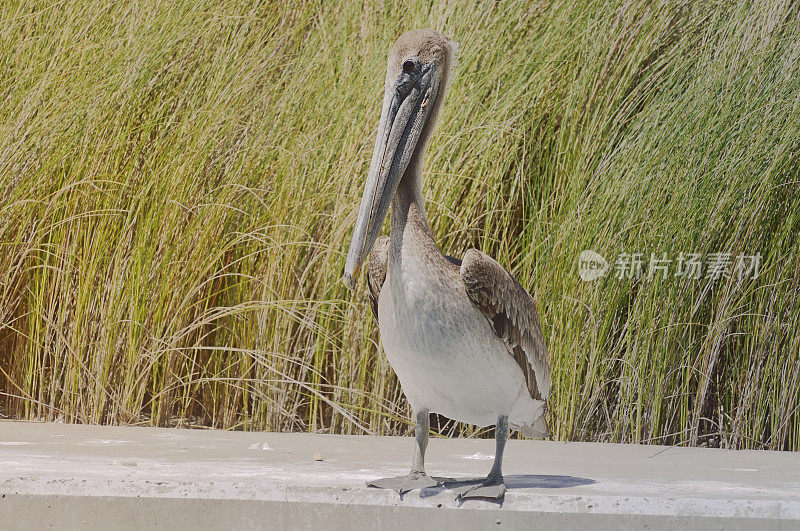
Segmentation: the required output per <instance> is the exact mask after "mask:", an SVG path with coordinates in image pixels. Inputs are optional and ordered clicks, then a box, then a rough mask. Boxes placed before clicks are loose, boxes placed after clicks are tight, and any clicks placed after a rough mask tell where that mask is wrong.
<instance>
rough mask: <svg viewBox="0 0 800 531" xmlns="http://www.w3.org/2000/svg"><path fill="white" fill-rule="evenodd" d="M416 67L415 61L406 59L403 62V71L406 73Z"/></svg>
mask: <svg viewBox="0 0 800 531" xmlns="http://www.w3.org/2000/svg"><path fill="white" fill-rule="evenodd" d="M416 67H417V63H415V62H414V61H412V60H411V59H406V60H405V61H404V62H403V72H405V73H406V74H410V73H411V72H413V71H414V69H415V68H416Z"/></svg>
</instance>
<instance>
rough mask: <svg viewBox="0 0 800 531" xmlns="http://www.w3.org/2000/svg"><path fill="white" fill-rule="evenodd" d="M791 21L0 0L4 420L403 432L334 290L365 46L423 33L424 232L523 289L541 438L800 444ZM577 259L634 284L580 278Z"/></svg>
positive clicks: (373, 119) (757, 8) (373, 51)
mask: <svg viewBox="0 0 800 531" xmlns="http://www.w3.org/2000/svg"><path fill="white" fill-rule="evenodd" d="M799 10H800V6H798V4H797V3H796V2H790V1H786V2H784V1H778V0H765V1H718V2H712V1H700V2H689V1H685V2H672V1H668V2H633V1H625V2H600V1H594V0H577V1H575V2H559V1H547V0H542V1H539V2H525V1H521V0H491V1H476V2H445V1H439V0H435V1H432V2H428V1H420V0H413V1H411V2H400V1H396V2H371V1H367V0H365V1H363V2H361V1H359V2H354V1H347V2H342V3H340V2H322V1H319V0H314V1H298V2H276V1H252V0H248V1H243V0H226V1H222V2H220V1H212V0H189V1H184V2H163V1H159V0H139V1H134V2H122V1H111V2H95V1H89V0H73V1H69V2H66V1H56V2H50V3H43V2H37V1H29V0H4V1H3V2H2V4H0V414H2V415H3V416H6V417H12V418H27V419H39V418H42V419H45V420H51V421H52V420H58V419H63V420H64V421H66V422H84V423H110V424H152V425H159V426H161V425H175V424H178V425H193V426H197V425H202V426H213V427H218V428H228V429H254V430H262V429H269V430H301V431H327V432H337V433H367V432H369V433H380V434H405V433H407V432H408V431H409V420H408V417H409V411H408V408H407V405H406V403H405V401H404V399H403V398H402V394H401V390H400V388H399V385H398V383H397V381H396V379H395V377H394V375H393V373H392V371H391V368H390V367H389V366H388V364H387V362H386V360H385V358H384V357H383V355H382V354H381V352H380V348H379V346H378V345H379V338H378V334H377V330H376V327H375V325H374V324H373V322H372V318H371V316H370V314H369V310H368V308H367V305H366V298H365V294H364V282H363V279H362V281H361V283H360V287H359V289H358V290H357V291H356V292H355V293H354V294H350V293H349V292H347V291H346V290H345V288H344V287H343V285H342V284H341V282H340V277H341V272H342V269H343V264H344V253H345V251H346V245H347V243H348V241H349V236H350V231H351V229H352V226H353V223H354V217H355V211H356V206H357V202H358V198H359V195H360V192H361V188H362V185H363V181H364V177H365V175H366V171H367V167H368V165H369V158H370V155H371V145H372V142H373V135H374V130H375V127H376V125H377V120H378V116H379V112H380V102H381V93H382V85H383V79H384V75H385V73H384V68H385V57H386V53H387V51H388V49H389V47H390V46H391V44H392V43H393V41H394V40H395V39H396V38H397V37H398V36H399V35H400V34H401V33H402V32H404V31H405V30H408V29H412V28H416V27H431V28H434V29H437V30H440V31H442V32H445V33H446V34H448V35H450V36H452V37H453V38H454V39H455V40H457V41H458V42H459V43H460V48H461V54H460V60H459V64H458V66H457V69H456V71H455V76H454V79H453V83H452V85H451V87H450V91H449V93H448V96H447V101H446V103H445V106H444V111H443V115H442V120H441V123H440V125H439V127H438V129H437V131H436V133H435V134H434V137H433V141H432V144H431V146H430V149H429V152H428V156H427V162H426V194H427V198H428V208H429V214H430V217H431V219H432V228H433V231H434V233H435V235H436V237H437V239H438V241H439V242H440V243H441V247H442V249H443V250H444V251H445V252H447V253H448V254H452V255H455V256H461V255H462V254H463V252H464V251H465V249H467V248H469V247H473V246H474V247H478V248H480V249H482V250H484V251H486V252H488V253H490V254H491V255H493V256H495V257H496V258H497V259H498V260H499V261H500V262H501V263H502V264H504V265H506V266H507V267H508V268H509V269H510V270H511V271H512V272H513V273H514V274H515V275H516V276H517V278H519V279H520V281H521V282H522V284H523V285H524V286H526V287H527V288H528V289H529V290H531V292H532V293H533V294H534V295H535V298H536V300H537V302H538V305H539V308H540V313H541V315H542V318H543V326H544V330H545V336H546V339H547V343H548V345H549V349H550V356H551V363H552V370H553V387H552V392H551V400H550V408H551V412H552V413H551V415H552V417H551V423H552V425H553V428H554V437H555V438H557V439H562V440H568V439H569V440H592V441H619V442H638V443H665V444H706V445H713V446H723V447H734V448H743V447H746V448H770V449H787V450H800V311H799V307H798V303H800V259H798V256H800V255H799V254H798V251H799V250H800V240H799V239H798V233H800V203H799V202H798V199H800V198H799V197H798V184H800V158H799V157H800V155H798V154H799V153H800V13H798V11H799ZM584 249H592V250H594V251H596V252H598V253H600V254H602V255H603V256H605V257H606V258H608V259H609V261H610V262H611V265H612V266H613V265H614V259H615V257H618V256H619V255H620V254H621V253H634V252H642V253H644V259H645V263H644V272H645V274H644V275H643V276H641V277H640V278H638V279H630V278H616V277H617V275H616V274H614V273H615V272H614V270H613V269H612V272H611V274H609V275H607V276H606V277H604V278H602V279H599V280H596V281H594V282H584V281H582V280H580V278H579V276H578V274H577V259H578V255H579V253H580V252H581V251H582V250H584ZM681 252H684V253H699V254H701V255H702V259H703V265H704V269H703V271H702V276H701V278H698V279H694V278H690V276H689V275H684V276H681V277H678V276H676V275H675V274H674V273H675V272H676V267H677V260H676V259H677V257H678V256H679V253H681ZM650 253H655V255H656V256H657V257H662V256H664V255H663V254H662V253H666V256H667V257H669V258H671V259H672V260H673V262H672V263H671V264H670V268H671V269H670V270H669V274H668V275H666V276H665V277H664V276H662V275H659V276H656V277H654V278H647V267H648V262H649V260H650ZM713 253H731V255H732V257H733V260H734V261H735V259H736V257H738V256H739V255H740V254H745V255H755V254H757V253H760V254H761V256H762V262H761V267H760V272H759V275H758V276H757V278H755V279H753V278H751V275H748V276H747V277H746V278H739V275H737V274H735V273H733V271H732V270H731V273H732V274H730V275H729V276H722V277H721V278H719V279H717V280H716V281H715V280H713V279H709V278H706V272H707V270H708V267H707V262H708V260H709V259H710V257H712V256H713ZM438 429H439V431H440V432H442V433H446V434H461V435H467V436H480V435H481V434H482V433H483V432H482V431H481V430H475V429H473V428H472V427H470V426H462V425H458V424H454V423H441V424H439V426H438Z"/></svg>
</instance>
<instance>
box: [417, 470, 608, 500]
mask: <svg viewBox="0 0 800 531" xmlns="http://www.w3.org/2000/svg"><path fill="white" fill-rule="evenodd" d="M484 479H486V478H483V477H480V478H463V479H454V480H453V481H448V482H447V483H445V484H444V485H443V486H437V487H427V488H425V489H422V491H420V493H419V497H420V498H429V497H431V496H436V495H438V494H441V493H442V492H444V491H445V490H455V489H458V488H460V487H466V486H468V485H476V484H478V483H481V482H482V481H483V480H484ZM503 479H504V480H505V484H506V488H507V489H508V490H509V491H511V490H517V489H566V488H569V487H580V486H582V485H591V484H592V483H595V480H593V479H589V478H581V477H575V476H559V475H552V474H509V475H507V476H503ZM498 502H499V503H500V504H502V499H501V500H498Z"/></svg>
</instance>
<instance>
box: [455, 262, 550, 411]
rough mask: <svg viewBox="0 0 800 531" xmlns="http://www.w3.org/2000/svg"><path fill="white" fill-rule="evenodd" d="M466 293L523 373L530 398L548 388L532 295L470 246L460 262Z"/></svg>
mask: <svg viewBox="0 0 800 531" xmlns="http://www.w3.org/2000/svg"><path fill="white" fill-rule="evenodd" d="M461 278H462V279H463V281H464V286H466V289H467V294H468V295H469V298H470V299H472V302H474V303H475V304H476V305H477V306H478V308H480V310H481V311H482V312H483V313H484V315H486V318H487V319H488V320H489V324H491V325H492V328H493V329H494V331H495V333H496V334H497V336H498V337H499V338H500V339H502V340H503V342H505V344H506V345H507V346H508V350H509V352H510V353H511V355H513V356H514V360H516V362H517V364H519V366H520V368H521V369H522V373H523V374H524V375H525V382H526V383H527V384H528V391H529V392H530V394H531V397H532V398H535V399H536V400H544V399H546V398H547V395H548V392H549V391H550V363H549V362H548V359H547V349H546V348H545V344H544V339H543V337H542V328H541V326H540V325H539V314H538V312H537V311H536V303H535V302H534V300H533V297H531V295H530V294H529V293H528V292H527V291H525V288H523V287H522V286H521V285H520V284H519V282H517V281H516V279H515V278H514V277H512V276H511V274H510V273H509V272H508V271H506V270H505V269H504V268H503V266H501V265H500V264H498V263H497V262H495V261H494V260H493V259H492V258H491V257H489V256H488V255H486V254H484V253H482V252H480V251H478V250H477V249H470V250H468V251H467V253H466V254H465V255H464V260H463V263H462V264H461Z"/></svg>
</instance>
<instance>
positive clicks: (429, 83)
mask: <svg viewBox="0 0 800 531" xmlns="http://www.w3.org/2000/svg"><path fill="white" fill-rule="evenodd" d="M409 62H411V63H413V64H414V68H413V70H412V69H410V68H409V69H408V70H409V71H408V72H406V71H405V69H404V71H403V72H401V73H400V75H399V77H398V78H397V79H396V80H395V81H393V82H389V80H388V79H387V83H386V92H385V93H384V97H383V110H382V112H381V121H380V124H379V125H378V135H377V138H376V139H375V150H374V151H373V152H372V163H371V164H370V166H369V173H368V174H367V183H366V185H365V186H364V194H363V195H362V197H361V206H359V208H358V218H357V219H356V226H355V229H354V230H353V237H352V239H351V240H350V249H349V250H348V251H347V261H346V262H345V267H344V277H343V279H342V281H343V282H344V285H345V286H347V288H348V289H353V286H354V285H355V282H356V280H357V279H358V274H359V272H360V271H361V266H362V265H363V264H364V261H365V260H366V258H367V255H369V252H370V251H371V250H372V246H373V244H374V243H375V240H376V239H377V238H378V234H379V233H380V230H381V225H383V220H384V218H386V213H387V212H388V211H389V205H390V204H391V202H392V199H393V198H394V194H395V192H396V191H397V186H398V185H399V184H400V180H401V179H402V177H403V173H405V171H406V168H407V167H408V164H409V162H410V161H411V159H412V157H413V155H414V152H415V150H416V147H417V143H418V141H419V139H420V136H421V134H422V131H423V129H424V127H425V123H426V120H427V118H428V116H429V115H430V113H431V109H432V108H433V102H434V101H436V95H437V94H438V91H439V80H440V73H439V66H438V64H437V63H436V62H435V61H434V62H430V63H425V64H421V63H420V62H419V60H418V59H417V58H414V60H413V61H406V63H409Z"/></svg>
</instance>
